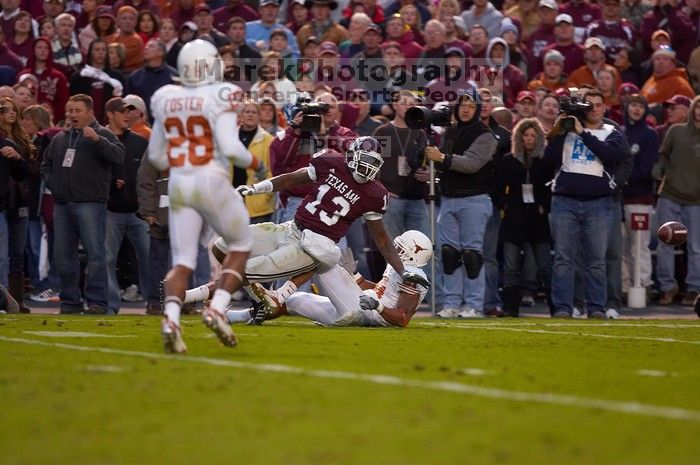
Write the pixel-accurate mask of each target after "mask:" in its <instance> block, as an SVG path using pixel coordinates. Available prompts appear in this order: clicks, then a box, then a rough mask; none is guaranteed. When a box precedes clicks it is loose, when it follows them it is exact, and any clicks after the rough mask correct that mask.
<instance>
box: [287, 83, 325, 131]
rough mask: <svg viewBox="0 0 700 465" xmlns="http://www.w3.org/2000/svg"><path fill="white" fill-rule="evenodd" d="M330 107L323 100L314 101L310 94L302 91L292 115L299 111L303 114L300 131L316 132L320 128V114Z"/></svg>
mask: <svg viewBox="0 0 700 465" xmlns="http://www.w3.org/2000/svg"><path fill="white" fill-rule="evenodd" d="M330 108H331V107H330V105H328V104H327V103H325V102H315V101H314V99H313V98H312V97H311V94H309V93H308V92H304V93H302V94H301V95H299V97H298V98H297V103H296V105H295V106H294V109H293V110H292V115H293V116H296V114H297V113H299V112H301V113H302V114H303V115H304V117H303V118H302V120H301V124H300V125H299V130H300V131H302V132H318V131H320V130H321V119H322V116H321V115H324V114H326V113H328V110H330Z"/></svg>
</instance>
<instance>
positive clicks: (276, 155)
mask: <svg viewBox="0 0 700 465" xmlns="http://www.w3.org/2000/svg"><path fill="white" fill-rule="evenodd" d="M292 115H293V116H292V118H291V120H290V121H289V126H288V127H287V129H285V131H284V132H282V133H280V134H279V135H278V136H277V137H275V140H274V141H272V144H271V145H270V165H271V169H272V174H273V176H278V175H280V174H284V173H292V172H294V171H296V170H298V169H299V168H304V167H306V166H308V165H309V160H311V155H312V154H314V153H316V152H318V151H320V150H323V149H333V150H336V151H338V152H340V153H342V154H343V155H344V154H345V151H346V150H347V148H348V146H349V145H350V144H351V143H352V141H353V140H355V139H356V138H357V134H356V133H355V132H354V131H352V130H351V129H348V128H346V127H344V126H341V125H340V124H338V122H339V121H340V109H339V104H338V99H336V98H335V97H334V96H333V95H332V94H330V93H322V94H319V95H317V96H316V98H315V99H313V100H312V99H311V96H310V95H309V94H308V93H303V94H301V95H300V96H299V97H298V98H297V102H296V104H295V106H294V107H293V108H292ZM310 191H311V187H310V186H307V185H303V186H296V187H292V188H289V189H287V190H284V191H282V192H281V193H280V199H281V201H282V205H283V206H284V208H283V209H282V210H281V211H280V217H279V218H278V221H279V222H285V221H288V220H291V219H293V218H294V213H295V212H296V210H297V207H298V206H299V205H300V204H301V202H302V200H304V197H306V195H307V194H308V193H309V192H310Z"/></svg>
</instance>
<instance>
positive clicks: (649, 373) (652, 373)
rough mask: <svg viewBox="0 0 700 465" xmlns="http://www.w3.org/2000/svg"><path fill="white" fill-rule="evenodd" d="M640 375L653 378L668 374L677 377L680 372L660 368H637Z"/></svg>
mask: <svg viewBox="0 0 700 465" xmlns="http://www.w3.org/2000/svg"><path fill="white" fill-rule="evenodd" d="M637 374H638V375H639V376H649V377H651V378H665V377H667V376H671V377H674V378H675V377H676V376H678V373H675V372H673V371H660V370H637Z"/></svg>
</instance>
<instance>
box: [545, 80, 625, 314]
mask: <svg viewBox="0 0 700 465" xmlns="http://www.w3.org/2000/svg"><path fill="white" fill-rule="evenodd" d="M560 103H561V109H562V114H561V115H560V116H559V118H557V120H556V122H555V124H554V127H553V128H552V130H551V131H550V132H549V134H548V136H547V137H548V139H549V140H550V141H549V144H547V147H546V149H545V153H544V160H545V161H546V162H547V163H548V164H549V165H550V167H551V168H553V169H554V170H555V171H556V174H555V175H554V179H553V180H552V183H551V188H552V194H553V195H552V206H551V214H550V227H551V232H552V238H553V240H554V252H555V254H554V269H553V276H552V301H553V305H554V313H553V317H554V318H571V316H572V313H573V301H574V275H575V268H576V261H577V255H578V254H579V253H580V255H581V257H582V260H583V270H584V275H585V283H586V303H587V311H588V317H589V318H605V304H606V300H607V286H606V249H607V245H608V237H609V231H610V228H611V225H612V221H613V218H614V212H613V209H614V208H616V204H615V203H614V201H613V195H614V194H615V188H616V184H615V181H614V177H615V166H616V165H617V164H618V163H619V162H620V161H621V160H623V159H624V158H626V157H627V156H628V150H627V147H626V142H625V139H624V136H623V135H622V133H621V132H620V131H618V130H617V129H615V127H614V126H612V125H610V124H605V123H604V122H603V116H604V114H605V103H604V98H603V95H602V94H601V93H600V92H598V91H595V90H591V91H588V93H587V94H586V96H585V97H584V98H583V99H579V98H578V97H577V95H576V93H575V92H574V93H573V95H572V97H571V98H570V99H568V100H567V99H563V100H562V101H561V102H560ZM579 246H580V247H581V250H579Z"/></svg>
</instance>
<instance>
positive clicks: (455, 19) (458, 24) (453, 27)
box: [440, 13, 472, 57]
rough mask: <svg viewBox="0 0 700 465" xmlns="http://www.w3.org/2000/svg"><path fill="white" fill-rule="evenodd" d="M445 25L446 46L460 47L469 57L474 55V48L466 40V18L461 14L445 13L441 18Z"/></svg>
mask: <svg viewBox="0 0 700 465" xmlns="http://www.w3.org/2000/svg"><path fill="white" fill-rule="evenodd" d="M440 21H442V24H444V25H445V47H447V48H450V47H458V48H461V49H462V51H463V52H464V55H465V56H467V57H469V56H471V55H472V48H471V46H470V45H469V43H468V42H467V41H466V39H467V37H466V35H465V32H466V31H465V27H466V26H465V25H464V20H463V19H462V17H461V16H453V15H449V14H447V13H445V16H443V17H442V19H441V20H440Z"/></svg>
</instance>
